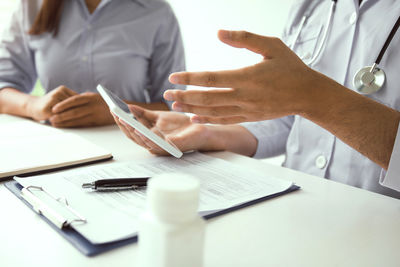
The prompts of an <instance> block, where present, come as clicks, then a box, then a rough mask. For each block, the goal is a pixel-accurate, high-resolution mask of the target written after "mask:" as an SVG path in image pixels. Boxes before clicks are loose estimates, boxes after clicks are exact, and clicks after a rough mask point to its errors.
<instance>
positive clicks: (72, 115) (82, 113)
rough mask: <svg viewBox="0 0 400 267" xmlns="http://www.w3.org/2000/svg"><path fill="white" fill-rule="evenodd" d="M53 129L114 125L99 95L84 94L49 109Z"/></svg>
mask: <svg viewBox="0 0 400 267" xmlns="http://www.w3.org/2000/svg"><path fill="white" fill-rule="evenodd" d="M51 111H52V116H51V117H50V123H51V125H53V126H54V127H60V128H61V127H88V126H101V125H108V124H112V123H114V120H113V117H112V115H111V113H110V110H109V108H108V106H107V104H106V103H105V102H104V100H103V99H102V98H101V96H100V95H99V94H96V93H92V92H86V93H82V94H79V95H78V94H77V95H74V96H71V97H69V98H67V99H65V100H64V101H62V102H59V103H57V104H56V105H54V106H53V108H52V109H51Z"/></svg>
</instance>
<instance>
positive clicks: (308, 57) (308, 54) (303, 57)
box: [301, 52, 312, 60]
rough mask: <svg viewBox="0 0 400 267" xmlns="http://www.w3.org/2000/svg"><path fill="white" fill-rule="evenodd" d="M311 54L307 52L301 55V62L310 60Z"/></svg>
mask: <svg viewBox="0 0 400 267" xmlns="http://www.w3.org/2000/svg"><path fill="white" fill-rule="evenodd" d="M311 56H312V55H311V53H310V52H307V53H306V54H305V55H303V56H302V57H301V59H302V60H307V59H311Z"/></svg>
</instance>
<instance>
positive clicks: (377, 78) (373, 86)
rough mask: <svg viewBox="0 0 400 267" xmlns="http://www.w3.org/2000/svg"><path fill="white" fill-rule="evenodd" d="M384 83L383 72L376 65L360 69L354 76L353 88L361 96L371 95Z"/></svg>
mask: <svg viewBox="0 0 400 267" xmlns="http://www.w3.org/2000/svg"><path fill="white" fill-rule="evenodd" d="M384 83H385V72H384V71H383V70H381V69H380V68H378V67H377V66H376V64H374V65H373V66H370V67H364V68H362V69H360V70H359V71H358V72H357V73H356V75H354V79H353V85H354V88H355V89H356V90H357V91H358V92H359V93H361V94H363V95H369V94H373V93H375V92H377V91H379V90H380V89H381V88H382V86H383V84H384Z"/></svg>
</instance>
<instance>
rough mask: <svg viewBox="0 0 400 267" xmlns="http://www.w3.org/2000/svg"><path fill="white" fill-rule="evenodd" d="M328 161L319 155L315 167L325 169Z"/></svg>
mask: <svg viewBox="0 0 400 267" xmlns="http://www.w3.org/2000/svg"><path fill="white" fill-rule="evenodd" d="M326 163H327V160H326V157H325V156H323V155H319V156H318V157H317V158H316V159H315V166H316V167H317V168H319V169H323V168H324V167H325V166H326Z"/></svg>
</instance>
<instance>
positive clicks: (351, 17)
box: [349, 12, 357, 25]
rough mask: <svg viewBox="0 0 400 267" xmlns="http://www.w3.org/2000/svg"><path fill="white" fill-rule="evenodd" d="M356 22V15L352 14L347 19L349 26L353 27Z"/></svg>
mask: <svg viewBox="0 0 400 267" xmlns="http://www.w3.org/2000/svg"><path fill="white" fill-rule="evenodd" d="M356 21H357V13H356V12H353V13H352V14H351V16H350V18H349V22H350V24H351V25H353V24H354V23H356Z"/></svg>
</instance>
